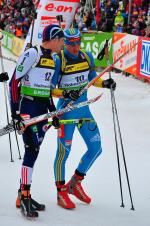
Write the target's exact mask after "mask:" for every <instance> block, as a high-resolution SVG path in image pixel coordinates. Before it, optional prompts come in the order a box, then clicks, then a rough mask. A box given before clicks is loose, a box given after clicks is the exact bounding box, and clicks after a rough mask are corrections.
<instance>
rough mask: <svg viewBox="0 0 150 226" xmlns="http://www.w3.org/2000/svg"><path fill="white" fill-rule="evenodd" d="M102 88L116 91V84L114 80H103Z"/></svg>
mask: <svg viewBox="0 0 150 226" xmlns="http://www.w3.org/2000/svg"><path fill="white" fill-rule="evenodd" d="M102 87H103V88H107V89H112V90H115V89H116V82H115V81H114V80H113V79H112V78H109V79H106V80H103V82H102Z"/></svg>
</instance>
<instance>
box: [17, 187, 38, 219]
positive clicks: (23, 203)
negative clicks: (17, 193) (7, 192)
mask: <svg viewBox="0 0 150 226" xmlns="http://www.w3.org/2000/svg"><path fill="white" fill-rule="evenodd" d="M20 209H21V212H22V214H23V215H24V216H25V217H27V218H37V217H38V215H39V214H38V212H37V211H35V210H34V209H33V208H32V206H31V195H30V191H29V190H24V191H21V200H20Z"/></svg>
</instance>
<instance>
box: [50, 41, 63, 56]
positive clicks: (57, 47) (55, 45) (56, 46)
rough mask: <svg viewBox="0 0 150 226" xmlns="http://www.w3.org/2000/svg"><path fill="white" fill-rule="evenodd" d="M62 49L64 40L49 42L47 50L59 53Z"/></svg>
mask: <svg viewBox="0 0 150 226" xmlns="http://www.w3.org/2000/svg"><path fill="white" fill-rule="evenodd" d="M63 47H64V38H57V39H52V40H50V41H49V49H51V50H52V52H56V53H59V52H60V51H61V50H62V49H63Z"/></svg>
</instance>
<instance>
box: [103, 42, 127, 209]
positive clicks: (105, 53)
mask: <svg viewBox="0 0 150 226" xmlns="http://www.w3.org/2000/svg"><path fill="white" fill-rule="evenodd" d="M104 55H105V57H106V60H107V65H108V66H109V65H110V62H109V52H108V41H106V45H105V46H104ZM104 55H103V56H102V57H104ZM108 73H109V78H111V73H110V70H109V72H108ZM110 95H111V107H112V116H113V127H114V135H115V146H116V155H117V165H118V175H119V185H120V194H121V207H123V208H124V207H125V205H124V200H123V191H122V178H121V169H120V159H119V148H118V139H117V126H116V120H115V117H116V116H115V106H114V98H113V97H114V91H113V89H112V87H111V88H110Z"/></svg>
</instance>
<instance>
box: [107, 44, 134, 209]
mask: <svg viewBox="0 0 150 226" xmlns="http://www.w3.org/2000/svg"><path fill="white" fill-rule="evenodd" d="M105 56H106V60H107V65H108V66H109V65H110V61H109V52H108V47H107V48H106V49H105ZM109 78H111V72H110V71H109ZM110 93H111V103H112V114H113V123H114V133H115V142H116V152H117V161H118V169H119V178H120V188H121V197H122V204H121V207H124V204H123V194H122V183H121V171H120V163H119V151H118V141H117V132H116V124H117V127H118V132H119V140H120V145H121V150H122V156H123V162H124V167H125V173H126V179H127V184H128V190H129V196H130V201H131V210H134V205H133V200H132V194H131V188H130V182H129V176H128V170H127V164H126V159H125V152H124V146H123V140H122V135H121V129H120V123H119V117H118V111H117V106H116V100H115V95H114V90H113V89H112V87H111V89H110ZM115 120H116V122H115Z"/></svg>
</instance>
